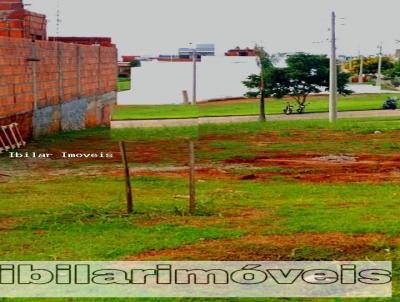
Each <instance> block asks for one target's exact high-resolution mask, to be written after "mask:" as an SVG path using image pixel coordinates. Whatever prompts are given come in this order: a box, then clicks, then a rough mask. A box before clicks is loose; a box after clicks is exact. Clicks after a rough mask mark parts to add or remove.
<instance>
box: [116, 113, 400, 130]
mask: <svg viewBox="0 0 400 302" xmlns="http://www.w3.org/2000/svg"><path fill="white" fill-rule="evenodd" d="M396 116H397V117H400V110H365V111H344V112H339V113H338V118H339V119H340V118H363V117H396ZM321 119H328V112H321V113H305V114H292V115H284V114H274V115H268V116H267V120H268V121H295V120H321ZM257 120H258V116H255V115H244V116H216V117H201V118H188V119H153V120H127V121H111V128H113V129H117V128H153V127H177V126H195V125H199V124H223V123H240V122H254V121H257Z"/></svg>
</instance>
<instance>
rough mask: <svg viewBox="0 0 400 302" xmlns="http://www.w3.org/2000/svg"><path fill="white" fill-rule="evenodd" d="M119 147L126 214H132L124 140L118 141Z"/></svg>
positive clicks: (129, 180) (129, 178)
mask: <svg viewBox="0 0 400 302" xmlns="http://www.w3.org/2000/svg"><path fill="white" fill-rule="evenodd" d="M119 147H120V150H121V157H122V163H123V164H124V173H125V190H126V203H127V212H128V214H132V213H133V198H132V186H131V176H130V172H129V165H128V157H127V155H126V148H125V142H124V141H121V142H119Z"/></svg>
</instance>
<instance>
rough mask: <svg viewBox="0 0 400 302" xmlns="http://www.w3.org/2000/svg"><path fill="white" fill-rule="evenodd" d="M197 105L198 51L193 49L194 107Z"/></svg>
mask: <svg viewBox="0 0 400 302" xmlns="http://www.w3.org/2000/svg"><path fill="white" fill-rule="evenodd" d="M196 104H197V51H196V48H195V47H193V105H196Z"/></svg>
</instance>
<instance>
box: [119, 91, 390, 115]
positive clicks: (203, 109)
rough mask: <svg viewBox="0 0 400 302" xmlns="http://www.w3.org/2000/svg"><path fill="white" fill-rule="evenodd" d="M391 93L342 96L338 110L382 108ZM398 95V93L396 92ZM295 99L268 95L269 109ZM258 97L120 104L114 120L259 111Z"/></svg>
mask: <svg viewBox="0 0 400 302" xmlns="http://www.w3.org/2000/svg"><path fill="white" fill-rule="evenodd" d="M389 96H393V95H392V94H373V95H353V96H348V97H342V98H340V99H339V102H338V109H339V111H353V110H372V109H381V108H382V104H383V102H384V100H385V99H386V98H387V97H389ZM394 96H395V95H394ZM287 101H290V102H291V103H292V104H294V103H295V102H294V101H293V100H291V99H285V100H276V99H267V101H266V102H267V103H266V111H267V113H268V114H282V112H283V108H284V107H285V106H286V102H287ZM308 103H309V104H308V105H307V109H306V112H308V113H312V112H327V111H328V97H327V96H322V97H310V100H309V101H308ZM258 110H259V105H258V101H257V100H254V101H251V102H236V103H229V104H226V103H223V102H221V103H218V102H214V103H205V104H201V105H198V106H192V105H129V106H117V107H116V108H115V110H114V113H113V119H114V120H130V119H132V120H134V119H139V120H140V119H163V118H194V117H203V116H230V115H256V114H258Z"/></svg>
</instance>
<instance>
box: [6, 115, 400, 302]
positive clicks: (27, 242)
mask: <svg viewBox="0 0 400 302" xmlns="http://www.w3.org/2000/svg"><path fill="white" fill-rule="evenodd" d="M376 130H380V131H382V132H383V133H382V134H380V135H375V134H374V131H376ZM399 131H400V120H399V119H398V118H397V119H396V118H385V119H384V118H368V119H349V120H340V121H339V122H338V123H336V124H330V123H328V122H327V121H282V122H273V123H269V122H267V123H264V124H263V123H239V124H221V125H208V124H207V125H201V126H199V127H182V128H180V127H176V128H156V129H118V130H109V129H106V128H97V129H90V130H85V131H81V132H68V133H63V134H60V135H53V136H47V137H44V138H43V139H41V141H38V142H36V143H35V144H34V148H44V149H51V148H55V147H57V148H60V147H61V148H64V147H65V148H69V147H70V146H76V148H79V150H86V149H88V150H92V149H94V150H104V151H107V150H108V148H110V146H114V147H115V145H116V142H117V141H118V140H130V141H133V146H135V142H136V144H137V145H140V144H147V143H149V142H151V143H152V144H153V145H149V146H153V147H154V146H158V145H160V146H162V147H163V148H166V147H168V148H169V147H170V146H171V150H169V151H168V150H166V151H165V150H161V151H165V152H166V153H163V154H162V155H163V156H165V157H168V156H172V155H176V154H175V153H176V150H175V149H173V148H172V146H175V145H176V144H177V143H178V141H181V140H182V139H187V138H194V139H198V140H199V141H198V142H197V147H198V149H197V152H198V153H197V155H198V156H197V160H198V163H199V164H202V163H204V162H205V161H208V160H212V161H214V162H215V164H223V163H224V161H225V160H227V159H230V158H233V157H253V156H255V155H257V154H258V153H259V152H264V154H270V152H274V151H286V152H299V153H303V152H309V151H312V152H318V153H320V154H322V155H323V154H337V152H343V153H353V152H364V153H368V152H376V153H377V154H380V155H386V154H389V153H390V154H396V153H398V152H399V139H398V137H399V136H398V133H399ZM328 134H330V135H338V137H340V138H342V141H339V140H337V139H335V136H328ZM255 136H257V137H259V138H260V140H265V141H270V144H267V145H251V142H252V141H253V140H254V137H255ZM290 139H294V140H295V141H292V142H291V141H290ZM343 139H344V140H343ZM282 140H285V141H282ZM287 140H289V142H288V141H287ZM166 141H167V142H168V143H169V144H168V145H165V142H166ZM94 142H96V143H94ZM162 142H163V143H164V145H162V144H161V143H162ZM168 148H166V149H168ZM168 152H169V153H168ZM182 158H183V159H182V160H181V162H177V163H176V164H177V165H179V166H184V165H186V164H187V158H186V155H184V156H182ZM35 164H37V162H35V161H32V162H30V161H26V162H22V161H9V160H8V159H7V158H6V157H5V156H3V157H0V167H1V169H6V168H7V169H8V170H10V171H16V175H15V176H13V177H12V178H11V179H8V180H7V181H6V182H2V183H1V189H0V236H1V237H0V260H121V259H126V258H127V257H129V256H134V255H138V254H140V253H144V252H149V251H159V250H163V249H171V248H172V249H173V248H180V247H182V246H185V245H190V244H196V243H200V242H204V241H211V240H224V239H231V240H233V242H235V239H237V238H243V237H244V236H246V235H258V236H261V235H282V234H283V235H288V236H293V237H295V236H296V235H297V234H311V233H313V234H315V233H319V234H331V233H339V234H340V233H342V234H377V233H378V234H383V235H384V236H385V238H386V239H385V240H383V241H382V242H374V247H373V248H370V249H369V250H368V251H366V252H364V253H363V254H356V253H355V254H351V252H350V254H348V252H341V251H340V250H338V249H335V248H334V247H332V246H323V245H318V244H315V245H301V246H297V247H296V248H294V249H293V251H291V252H290V255H289V256H290V257H291V259H293V260H323V259H324V260H332V259H338V258H339V259H343V258H347V259H350V260H365V259H371V260H393V261H395V267H396V269H397V271H398V268H397V267H398V263H399V262H398V261H400V246H399V245H398V244H390V243H389V239H390V238H392V237H398V236H399V235H400V221H399V219H398V217H399V216H400V207H399V197H400V187H399V184H398V183H395V182H393V183H392V182H376V183H373V182H372V183H363V182H353V183H339V182H338V183H335V182H323V183H308V182H299V181H296V180H292V179H290V178H288V177H286V176H287V175H284V174H285V173H289V174H290V173H292V172H294V171H293V169H290V168H288V167H274V166H272V167H262V168H259V167H257V166H255V165H254V166H248V167H244V168H241V169H237V171H236V172H237V173H239V174H240V175H241V174H245V173H249V174H250V173H276V174H279V173H282V175H276V176H275V177H273V178H269V179H266V180H262V181H260V180H254V181H252V180H250V181H240V180H238V177H237V176H238V175H237V174H235V176H234V177H232V178H223V179H219V178H217V177H215V179H212V178H211V179H210V178H204V177H203V176H201V174H199V175H198V176H197V180H198V182H197V197H198V211H197V213H196V214H197V215H195V216H188V215H187V207H188V201H187V198H186V196H187V194H188V188H187V179H186V177H185V176H184V175H183V176H182V177H178V176H163V175H161V176H160V175H158V176H138V175H135V174H134V175H133V178H132V186H133V189H134V198H135V213H134V214H133V215H131V216H128V215H125V202H124V198H125V197H124V194H125V192H124V180H123V177H122V176H110V175H108V174H107V171H110V170H111V171H121V169H122V167H121V164H120V163H119V162H112V163H107V164H105V163H102V162H98V163H97V165H98V166H99V168H102V169H103V170H102V169H100V170H99V171H97V172H98V175H97V176H95V177H94V176H79V175H78V174H77V171H75V170H69V172H68V173H67V175H58V174H57V171H59V168H60V167H62V168H67V169H68V168H71V167H70V166H71V163H69V162H68V163H62V162H59V161H56V160H54V161H49V162H46V163H43V166H42V169H41V170H37V169H35V166H34V165H35ZM155 164H156V163H155V162H150V163H148V165H155ZM64 165H65V166H64ZM27 167H31V168H30V169H28V168H27ZM86 168H87V167H84V168H83V169H82V170H83V171H86ZM21 171H25V172H24V173H25V174H23V173H22V172H21ZM38 171H40V173H39V172H38ZM47 172H49V173H47ZM21 173H22V174H21ZM388 173H389V172H388ZM121 175H122V174H121ZM249 209H252V210H253V211H257V213H259V214H258V215H255V216H254V217H252V216H249V217H247V216H243V217H240V218H239V217H237V216H238V215H240V213H242V212H246V211H247V210H249ZM232 212H233V213H235V214H234V215H233V217H232ZM235 215H236V216H235ZM235 218H236V219H235ZM255 227H256V228H255ZM244 248H246V249H247V248H248V249H249V250H257V249H260V246H257V245H254V244H253V245H251V244H249V245H246V246H244ZM265 248H269V247H265ZM274 248H276V247H275V246H271V249H274ZM346 253H347V254H346ZM397 271H396V272H397ZM397 275H398V274H397ZM396 278H398V277H396ZM395 293H396V298H393V299H391V300H387V299H386V300H385V299H381V300H378V299H369V300H368V299H352V300H351V301H357V302H358V301H371V302H372V301H398V299H399V298H398V282H396V283H395ZM92 300H93V301H149V302H151V301H171V302H172V301H221V302H222V301H224V302H225V301H226V302H230V301H245V302H246V301H249V302H250V301H251V302H255V301H257V302H258V301H260V302H261V301H271V302H272V301H276V302H277V301H283V300H279V299H92ZM286 300H287V301H293V302H295V301H320V302H327V301H329V302H337V301H347V300H344V299H300V298H299V299H285V301H286ZM0 301H60V302H61V301H62V302H64V301H65V302H67V301H91V299H48V300H44V299H37V300H34V299H29V300H25V299H12V300H11V299H0Z"/></svg>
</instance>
